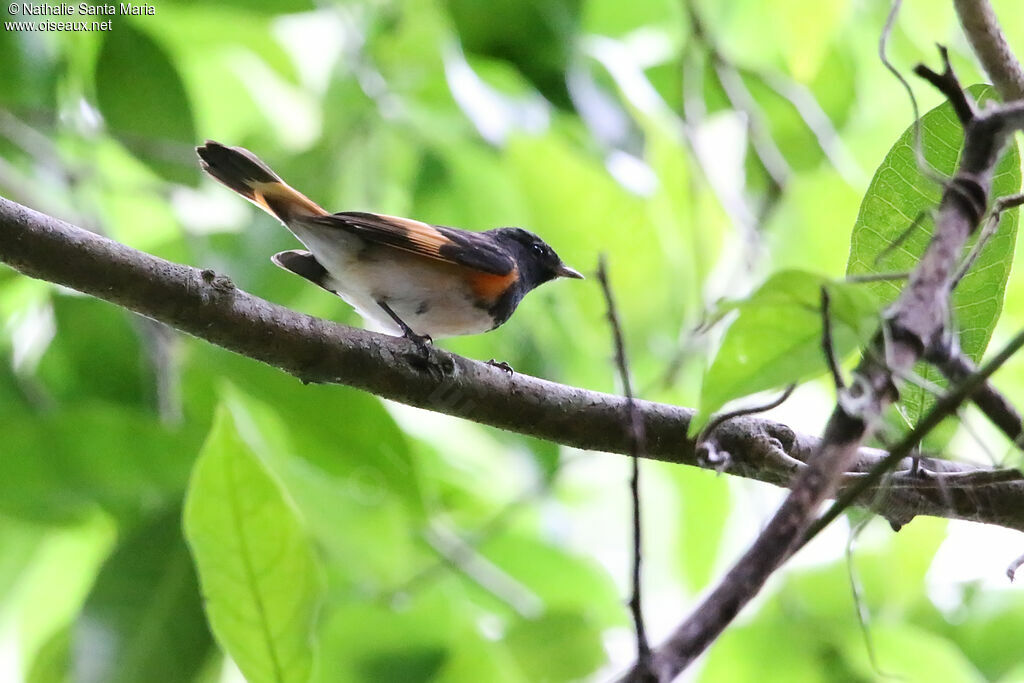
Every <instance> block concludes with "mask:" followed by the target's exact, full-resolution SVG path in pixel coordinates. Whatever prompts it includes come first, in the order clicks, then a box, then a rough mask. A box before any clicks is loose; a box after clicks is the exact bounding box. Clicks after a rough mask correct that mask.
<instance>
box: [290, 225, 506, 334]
mask: <svg viewBox="0 0 1024 683" xmlns="http://www.w3.org/2000/svg"><path fill="white" fill-rule="evenodd" d="M292 231H293V232H294V233H295V235H296V236H297V237H298V238H299V239H300V240H301V241H302V242H303V244H305V245H306V247H307V248H308V249H309V250H310V251H311V252H312V253H313V255H314V256H316V259H317V260H318V261H319V262H320V263H321V264H322V265H323V266H324V268H326V269H327V272H328V273H329V274H330V276H331V280H332V282H331V283H330V285H329V286H330V288H331V289H333V290H334V291H336V292H337V293H338V296H340V297H341V298H342V299H343V300H344V301H345V302H346V303H348V304H349V305H350V306H352V308H354V309H356V311H357V312H358V313H359V315H361V316H362V317H363V318H364V319H365V320H366V321H368V322H370V323H372V326H373V327H375V328H376V329H378V330H379V331H381V332H384V333H386V334H392V335H396V336H400V335H401V334H402V330H401V328H400V327H399V326H398V324H396V323H395V322H394V321H393V320H392V319H391V317H390V316H389V315H388V314H387V312H386V311H384V309H382V308H381V307H380V306H379V305H378V304H377V302H378V301H384V302H385V303H386V304H387V305H388V306H389V307H390V308H391V310H392V311H394V312H395V315H397V316H398V317H399V318H401V319H402V320H403V321H404V322H405V324H406V325H408V326H409V327H411V328H412V330H413V332H415V333H416V334H421V335H422V334H426V335H429V336H430V337H431V338H433V339H440V338H442V337H451V336H455V335H463V334H478V333H480V332H486V331H487V330H490V329H491V328H493V327H494V319H493V317H492V316H491V314H490V313H489V312H488V311H487V310H486V309H485V308H481V307H480V306H478V305H477V303H476V297H474V295H473V292H472V290H471V289H470V287H469V286H468V284H462V283H459V279H458V277H457V276H456V273H455V272H454V268H455V267H453V268H452V269H448V268H446V267H444V266H443V264H440V263H435V262H433V261H431V260H430V259H427V258H425V257H422V256H416V255H413V254H409V253H406V252H403V251H401V250H400V249H395V248H392V247H387V246H377V245H371V246H369V247H367V245H366V243H365V242H364V241H363V240H361V239H359V238H358V237H355V236H352V235H346V234H344V233H343V232H341V231H334V230H332V231H331V232H330V233H329V234H325V233H324V232H323V231H321V230H317V229H302V228H301V226H292ZM439 266H440V267H439ZM453 283H459V285H458V286H455V287H453V286H452V285H453Z"/></svg>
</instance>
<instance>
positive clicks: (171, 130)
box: [96, 20, 199, 185]
mask: <svg viewBox="0 0 1024 683" xmlns="http://www.w3.org/2000/svg"><path fill="white" fill-rule="evenodd" d="M116 24H117V25H116V28H115V30H113V31H109V32H107V33H105V34H104V40H103V45H102V46H101V47H100V53H99V57H98V58H97V61H96V101H97V104H98V105H99V109H100V113H102V114H103V118H104V120H106V123H107V126H108V127H109V129H110V131H111V132H112V133H113V134H114V135H115V136H116V137H117V138H118V139H119V140H120V141H121V142H122V143H123V144H124V145H125V146H126V147H127V148H128V149H130V150H131V151H132V153H134V154H135V155H136V156H137V157H139V158H140V159H141V160H142V161H144V162H146V164H148V165H149V166H150V167H151V168H152V169H153V170H154V171H156V172H157V173H158V174H159V175H161V176H162V177H164V178H166V179H167V180H170V181H172V182H176V183H184V184H189V185H197V184H198V182H199V171H198V167H197V166H196V164H195V162H194V158H193V153H192V147H193V145H194V144H195V141H196V130H195V123H194V122H193V120H192V106H191V104H190V103H189V99H188V95H187V94H186V92H185V86H184V84H183V83H182V80H181V76H180V75H179V74H178V70H177V68H176V67H175V65H174V63H173V62H172V61H171V59H170V57H169V56H168V54H167V52H166V51H165V50H164V49H163V48H162V47H161V46H160V45H158V44H157V43H156V42H155V41H154V40H153V39H152V38H150V37H149V36H148V35H146V34H145V33H144V32H142V31H140V30H138V29H136V28H134V27H133V26H132V24H131V23H130V22H128V21H124V20H121V21H118V22H116Z"/></svg>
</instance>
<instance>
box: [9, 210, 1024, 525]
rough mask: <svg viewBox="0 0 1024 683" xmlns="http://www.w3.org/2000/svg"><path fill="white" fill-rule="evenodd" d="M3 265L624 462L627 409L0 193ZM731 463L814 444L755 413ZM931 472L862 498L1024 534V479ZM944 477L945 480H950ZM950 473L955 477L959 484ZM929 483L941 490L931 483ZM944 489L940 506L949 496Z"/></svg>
mask: <svg viewBox="0 0 1024 683" xmlns="http://www.w3.org/2000/svg"><path fill="white" fill-rule="evenodd" d="M0 262H4V263H7V264H8V265H10V266H12V267H13V268H15V269H16V270H19V271H21V272H22V273H24V274H26V275H29V276H31V277H35V278H40V279H43V280H48V281H50V282H55V283H58V284H61V285H65V286H67V287H71V288H73V289H77V290H79V291H81V292H85V293H87V294H91V295H93V296H96V297H97V298H100V299H104V300H106V301H109V302H111V303H114V304H117V305H119V306H123V307H124V308H127V309H129V310H132V311H135V312H136V313H139V314H141V315H144V316H146V317H148V318H152V319H154V320H158V321H160V322H163V323H166V324H168V325H170V326H172V327H175V328H177V329H179V330H182V331H184V332H187V333H189V334H191V335H193V336H196V337H198V338H200V339H204V340H206V341H208V342H210V343H213V344H217V345H218V346H222V347H224V348H226V349H229V350H231V351H234V352H235V353H239V354H241V355H243V356H247V357H249V358H252V359H254V360H258V361H261V362H264V363H267V364H269V365H273V366H274V367H277V368H280V369H281V370H284V371H285V372H288V373H291V374H292V375H294V376H296V377H298V378H299V379H301V380H303V381H306V382H328V383H336V384H344V385H348V386H351V387H355V388H358V389H362V390H365V391H369V392H371V393H374V394H376V395H378V396H381V397H383V398H387V399H391V400H394V401H398V402H401V403H405V404H408V405H412V406H416V407H419V408H425V409H427V410H433V411H436V412H440V413H446V414H448V415H453V416H456V417H461V418H465V419H468V420H473V421H476V422H479V423H481V424H485V425H490V426H492V427H499V428H501V429H508V430H511V431H515V432H519V433H521V434H527V435H529V436H535V437H539V438H542V439H547V440H550V441H554V442H557V443H560V444H564V445H566V446H572V447H575V448H581V449H587V450H595V451H604V452H612V453H622V454H629V453H630V450H631V448H632V446H633V434H632V430H630V429H629V428H628V425H627V423H626V422H624V421H623V420H622V416H623V415H624V414H626V399H625V398H623V397H621V396H613V395H610V394H604V393H600V392H595V391H587V390H585V389H580V388H576V387H571V386H566V385H564V384H557V383H555V382H549V381H546V380H542V379H537V378H535V377H530V376H528V375H523V374H519V373H517V374H515V375H513V376H509V375H508V374H507V373H505V372H504V371H502V370H499V369H497V368H494V367H492V366H490V365H487V364H486V363H480V362H477V361H474V360H470V359H468V358H462V357H461V356H456V355H453V354H450V353H447V352H445V351H443V350H441V349H438V348H435V347H432V348H431V349H430V355H431V360H432V361H433V362H434V363H435V364H436V365H437V366H438V367H439V368H441V369H442V371H443V375H442V376H441V377H440V378H438V376H437V374H436V373H431V372H430V371H428V370H426V369H423V367H422V362H421V356H420V355H419V352H418V351H417V349H416V347H415V346H414V345H412V344H411V343H409V342H407V341H405V340H404V339H401V338H398V337H389V336H386V335H381V334H375V333H372V332H367V331H365V330H360V329H355V328H351V327H346V326H344V325H339V324H337V323H332V322H329V321H326V320H321V319H319V318H313V317H311V316H308V315H303V314H301V313H297V312H295V311H291V310H289V309H287V308H284V307H282V306H277V305H275V304H272V303H270V302H268V301H265V300H263V299H260V298H258V297H256V296H253V295H251V294H248V293H246V292H244V291H242V290H240V289H237V288H235V287H234V286H233V285H232V284H231V282H230V280H228V279H226V278H223V277H220V276H217V275H215V274H214V273H213V272H212V271H209V270H200V269H198V268H193V267H190V266H185V265H181V264H177V263H171V262H169V261H165V260H163V259H160V258H157V257H155V256H151V255H149V254H145V253H143V252H140V251H137V250H135V249H132V248H130V247H127V246H125V245H123V244H119V243H118V242H114V241H113V240H110V239H107V238H105V237H102V236H100V235H96V234H94V233H91V232H88V231H86V230H82V229H81V228H77V227H75V226H73V225H69V224H67V223H65V222H63V221H60V220H58V219H56V218H52V217H50V216H47V215H45V214H41V213H39V212H36V211H33V210H32V209H29V208H27V207H24V206H21V205H20V204H16V203H15V202H12V201H9V200H7V199H4V198H2V197H0ZM635 405H636V407H637V409H638V411H639V414H640V416H641V418H642V421H643V428H644V432H645V440H644V453H643V456H644V457H646V458H651V459H655V460H663V461H666V462H674V463H679V464H684V465H690V466H696V467H705V468H713V467H712V465H711V464H709V463H706V462H702V461H701V460H700V459H699V458H698V457H697V455H696V454H695V452H694V442H693V441H692V440H691V439H688V438H687V436H686V434H687V429H688V428H689V425H690V419H691V418H692V416H693V413H694V411H692V410H690V409H688V408H682V407H678V406H670V405H665V404H661V403H653V402H650V401H642V400H637V401H636V402H635ZM715 438H716V440H717V441H718V443H719V445H720V447H721V448H722V449H724V450H727V451H728V452H729V454H730V466H729V470H728V471H729V473H731V474H735V475H738V476H742V477H747V478H751V479H758V480H760V481H764V482H768V483H771V484H775V485H777V486H784V487H787V486H789V484H790V483H791V480H792V479H793V477H794V475H796V474H797V473H798V472H799V471H801V470H802V469H804V467H805V464H804V463H805V462H806V461H807V459H808V458H809V457H810V455H811V453H812V452H814V450H815V449H817V448H818V447H819V445H820V441H821V440H820V439H819V438H818V437H816V436H811V435H807V434H798V433H795V432H794V431H793V430H792V429H790V428H789V427H787V426H786V425H783V424H779V423H777V422H773V421H771V420H765V419H760V418H755V417H743V418H738V419H735V420H730V421H729V422H727V423H725V424H723V425H722V426H721V427H719V428H718V429H717V430H716V432H715ZM885 455H886V452H885V451H881V450H878V449H874V448H861V449H860V450H859V451H858V453H857V459H856V462H855V463H854V464H853V465H852V466H851V467H850V468H849V471H850V472H851V475H850V476H855V475H856V473H858V472H867V471H869V470H871V468H872V467H874V466H875V465H876V464H877V463H878V462H879V461H880V460H881V459H882V458H884V457H885ZM922 467H923V468H924V469H925V470H926V471H930V472H934V473H936V476H935V477H925V478H922V477H920V476H917V475H912V474H910V473H909V472H910V463H909V461H908V462H906V463H903V464H902V465H901V468H902V469H903V470H906V472H904V473H898V474H897V475H895V478H894V479H892V481H893V482H894V485H893V486H892V487H891V488H889V489H887V490H886V492H885V493H883V494H881V495H879V492H878V490H877V489H869V490H868V492H867V493H866V494H865V496H864V500H868V501H874V500H876V499H879V500H881V501H882V502H881V503H880V504H879V503H875V504H874V505H875V509H876V511H878V512H879V514H882V515H884V516H885V517H886V518H888V519H890V520H891V521H900V522H905V521H908V520H909V519H911V518H913V517H914V516H916V515H929V516H937V517H949V518H955V519H965V520H970V521H976V522H981V523H989V524H997V525H1001V526H1006V527H1010V528H1013V529H1019V530H1022V531H1024V477H1021V476H1017V477H1016V478H1013V477H1007V476H1003V475H1001V478H1000V479H998V480H997V481H992V480H991V472H992V470H989V469H986V468H977V467H974V466H971V465H965V464H960V463H955V462H950V461H946V460H931V459H928V458H925V459H924V460H923V461H922ZM954 475H956V476H955V477H954ZM957 477H958V478H957ZM936 481H942V486H941V487H940V486H938V485H937V484H936ZM951 491H952V492H953V495H952V496H950V495H949V493H950V492H951Z"/></svg>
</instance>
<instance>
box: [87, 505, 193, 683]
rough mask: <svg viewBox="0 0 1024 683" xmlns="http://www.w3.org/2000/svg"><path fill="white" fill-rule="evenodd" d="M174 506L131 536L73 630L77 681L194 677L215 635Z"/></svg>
mask: <svg viewBox="0 0 1024 683" xmlns="http://www.w3.org/2000/svg"><path fill="white" fill-rule="evenodd" d="M180 514H181V510H180V508H179V507H177V506H175V507H173V508H171V509H169V510H167V511H164V512H162V513H160V514H159V515H158V516H157V517H156V518H155V519H152V520H150V521H149V522H148V523H146V524H144V525H142V526H141V527H139V528H138V529H136V530H135V531H134V532H133V533H132V534H131V535H130V536H128V537H127V538H125V539H124V540H123V541H122V542H121V543H120V544H119V545H118V547H117V549H116V550H115V551H114V554H113V555H112V556H111V557H110V559H108V560H107V562H106V564H105V565H104V566H103V569H102V571H101V572H100V575H99V577H98V578H97V580H96V583H95V585H94V586H93V589H92V592H91V593H90V594H89V597H88V599H87V600H86V601H85V606H84V608H83V610H82V614H81V616H80V617H79V619H78V623H77V624H76V626H75V629H74V635H73V646H72V652H73V657H74V658H73V665H72V666H73V671H74V674H75V675H74V680H76V681H80V682H82V683H88V682H89V681H96V682H97V683H99V682H103V683H114V682H116V681H124V682H125V683H129V682H132V681H155V680H160V681H167V683H173V682H174V681H183V682H184V681H191V680H193V678H194V677H195V675H196V673H197V672H198V671H199V669H200V668H201V666H202V664H203V662H204V660H205V659H206V657H207V655H208V653H209V651H210V649H211V647H212V646H213V640H212V638H211V637H210V632H209V630H208V628H207V626H206V619H205V618H204V615H203V605H202V601H201V600H200V596H199V584H198V582H197V580H196V575H195V569H194V568H193V566H192V562H191V558H190V557H189V554H188V549H187V548H186V547H185V539H184V538H183V537H182V535H181V523H180Z"/></svg>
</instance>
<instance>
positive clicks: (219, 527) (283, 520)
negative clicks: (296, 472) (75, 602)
mask: <svg viewBox="0 0 1024 683" xmlns="http://www.w3.org/2000/svg"><path fill="white" fill-rule="evenodd" d="M185 536H186V538H187V539H188V543H189V546H190V547H191V549H192V555H193V557H194V559H195V563H196V566H197V567H198V569H199V579H200V583H201V585H202V592H203V596H204V598H205V601H206V612H207V616H208V618H209V622H210V626H211V627H212V629H213V633H214V635H215V636H216V638H217V641H218V642H219V643H220V644H221V646H222V647H223V648H224V650H225V651H226V652H227V653H228V654H229V655H231V657H232V659H234V660H235V662H236V663H237V664H238V667H239V669H241V671H242V673H244V674H245V676H246V678H247V679H248V680H249V681H250V682H251V683H257V682H262V681H275V682H285V681H303V682H304V681H306V680H308V678H309V676H310V672H311V671H312V667H313V643H312V628H313V621H314V618H315V616H316V612H317V609H318V605H319V602H320V599H321V594H322V579H321V569H320V567H319V564H318V560H317V557H316V556H315V554H314V551H313V548H312V547H311V545H310V543H309V541H308V540H307V537H306V534H305V530H304V528H303V526H302V522H301V521H300V520H299V518H298V515H297V513H296V512H295V509H294V507H293V506H292V504H291V503H290V502H289V501H288V500H287V499H286V498H285V496H284V494H283V493H282V491H281V488H280V487H279V486H278V484H277V482H276V481H274V480H273V479H272V478H271V476H270V474H269V473H268V472H267V470H266V469H265V468H264V466H263V464H262V463H261V462H260V461H259V459H258V458H257V456H256V455H255V454H254V453H253V452H252V451H251V450H250V448H249V447H248V446H247V445H246V443H245V442H244V441H243V439H242V437H241V435H240V434H239V432H238V427H237V426H236V424H235V422H234V420H233V419H232V417H231V416H230V414H229V412H228V411H227V410H226V409H223V408H221V409H220V410H219V411H218V415H217V418H216V420H215V422H214V426H213V429H212V430H211V432H210V436H209V438H208V440H207V442H206V445H205V446H204V448H203V452H202V454H201V455H200V457H199V460H198V461H197V462H196V467H195V470H194V471H193V474H192V481H191V484H190V486H189V491H188V496H187V498H186V501H185Z"/></svg>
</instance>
